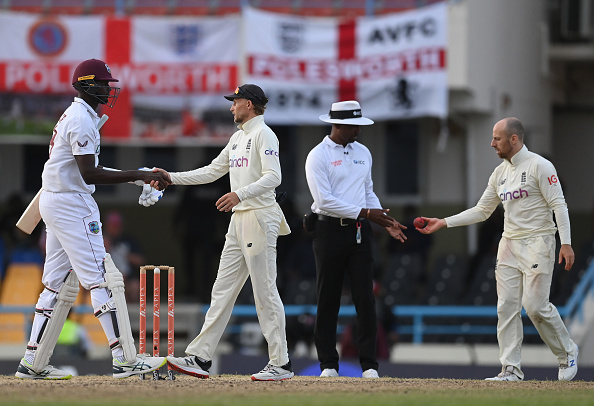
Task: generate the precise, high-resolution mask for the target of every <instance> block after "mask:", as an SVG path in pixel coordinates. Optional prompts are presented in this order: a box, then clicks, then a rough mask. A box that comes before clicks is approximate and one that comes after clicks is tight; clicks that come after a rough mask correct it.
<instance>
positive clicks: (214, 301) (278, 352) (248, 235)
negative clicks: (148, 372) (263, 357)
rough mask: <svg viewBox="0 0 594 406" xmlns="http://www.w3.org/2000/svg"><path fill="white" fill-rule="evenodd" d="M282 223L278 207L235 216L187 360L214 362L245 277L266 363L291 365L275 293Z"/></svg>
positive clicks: (242, 212) (279, 299)
mask: <svg viewBox="0 0 594 406" xmlns="http://www.w3.org/2000/svg"><path fill="white" fill-rule="evenodd" d="M281 222H284V215H283V212H282V210H281V208H280V206H279V205H278V204H275V205H274V206H272V207H268V208H264V209H255V210H245V211H236V212H235V213H233V215H232V216H231V221H230V223H229V229H228V231H227V235H226V236H225V246H224V248H223V252H222V254H221V260H220V263H219V270H218V273H217V278H216V280H215V283H214V285H213V288H212V294H211V302H210V308H209V310H208V312H207V313H206V317H205V319H204V324H203V326H202V330H201V331H200V334H198V336H197V337H196V338H195V339H194V340H193V341H192V342H191V343H190V344H189V345H188V348H187V349H186V354H188V355H197V356H198V357H200V358H202V359H205V360H212V358H213V354H214V351H215V349H216V347H217V344H218V343H219V340H220V339H221V336H222V335H223V332H224V331H225V328H226V326H227V323H228V322H229V318H230V317H231V311H232V310H233V306H234V305H235V301H236V300H237V296H238V295H239V292H240V291H241V288H242V287H243V285H244V284H245V282H246V280H247V278H248V276H249V277H250V278H251V282H252V288H253V291H254V299H255V304H256V312H257V314H258V321H259V322H260V327H261V328H262V334H263V335H264V338H265V339H266V341H267V343H268V356H269V358H270V363H271V364H272V365H275V366H283V365H285V364H286V363H287V362H289V352H288V348H287V336H286V331H285V310H284V307H283V302H282V301H281V298H280V295H279V293H278V289H277V287H276V241H277V238H278V235H279V229H280V225H281Z"/></svg>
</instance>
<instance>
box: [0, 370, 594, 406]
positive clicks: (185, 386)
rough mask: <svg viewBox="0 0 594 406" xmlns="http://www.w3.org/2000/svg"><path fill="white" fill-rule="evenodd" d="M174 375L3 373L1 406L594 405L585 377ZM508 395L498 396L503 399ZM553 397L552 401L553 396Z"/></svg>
mask: <svg viewBox="0 0 594 406" xmlns="http://www.w3.org/2000/svg"><path fill="white" fill-rule="evenodd" d="M176 378H177V379H176V380H175V381H173V382H172V381H165V380H162V381H158V382H155V381H152V380H145V381H141V380H140V379H138V378H136V377H131V378H127V379H113V378H111V377H109V376H80V377H74V378H72V379H71V380H69V381H31V380H22V379H18V378H15V377H13V376H0V405H3V404H15V405H16V404H19V405H28V404H44V405H53V404H62V405H64V404H81V405H94V404H107V405H126V404H127V405H130V404H137V403H136V402H139V403H138V404H150V405H161V404H169V405H172V404H185V403H183V402H184V400H185V401H192V400H193V401H192V402H191V403H194V402H196V401H198V403H199V404H209V402H212V401H213V400H215V399H216V400H217V401H216V402H214V403H215V404H236V405H238V406H239V405H240V404H245V401H246V400H249V399H250V398H252V397H253V398H256V399H258V398H259V399H262V396H265V397H267V398H268V399H270V400H272V399H274V398H275V396H279V397H281V398H282V399H284V401H283V402H281V403H285V404H292V403H291V402H287V400H289V399H291V398H293V399H294V400H295V399H301V398H306V397H307V396H308V395H310V394H311V395H314V394H315V395H316V396H317V399H318V400H320V399H323V398H325V397H326V396H327V397H328V398H330V397H331V398H334V399H335V398H336V396H337V395H340V397H342V398H344V399H345V400H344V401H343V402H342V403H341V404H343V405H349V404H351V403H350V402H349V398H351V400H355V399H357V398H361V395H366V396H365V397H368V396H369V395H373V396H372V398H376V399H379V398H382V397H392V396H394V398H393V399H402V396H404V397H405V396H406V395H407V394H408V395H413V396H420V397H423V396H430V397H431V396H444V398H442V399H444V400H445V398H447V397H449V396H453V397H459V396H460V395H461V394H464V393H468V394H469V396H470V397H474V396H475V394H476V396H479V395H480V394H490V397H493V398H497V396H503V397H505V398H507V396H512V397H515V398H517V397H522V398H524V399H526V400H528V399H530V398H532V397H534V396H537V395H538V396H543V395H544V396H545V399H546V397H547V395H546V394H547V393H548V394H550V396H552V398H555V397H557V396H559V397H560V399H567V397H568V396H569V397H572V396H576V395H577V399H575V400H577V402H574V403H573V404H588V403H589V402H587V399H583V398H584V395H585V396H587V397H588V398H590V399H592V403H590V404H594V396H592V395H594V391H593V390H594V382H584V381H575V382H556V381H525V382H486V381H479V380H462V379H399V378H380V379H372V380H370V379H362V378H319V377H309V376H307V377H302V376H298V377H295V378H293V379H291V380H287V381H282V382H252V381H251V380H250V377H249V376H245V375H217V376H213V377H211V378H210V379H197V378H193V377H189V376H185V375H177V376H176ZM578 394H581V395H578ZM481 396H482V395H481ZM590 396H592V397H590ZM320 397H321V398H320ZM580 397H581V398H582V399H581V400H586V403H583V402H582V401H580V399H579V398H580ZM505 398H503V399H500V400H503V401H505V400H504V399H505ZM552 398H550V399H549V400H553V399H552ZM234 399H237V400H239V399H241V401H238V402H236V401H234ZM560 399H557V401H558V400H560ZM200 400H201V401H200ZM411 400H412V399H411ZM533 400H536V399H533ZM204 401H205V402H204ZM52 402H55V403H52ZM266 403H267V402H266ZM305 403H309V402H305ZM314 403H316V402H314ZM325 403H326V404H327V402H325ZM363 403H365V402H363ZM380 403H381V402H380ZM437 403H441V402H437ZM444 403H448V402H444ZM480 403H482V402H480ZM506 403H507V404H509V403H508V402H506ZM522 403H524V402H522ZM529 403H530V402H529ZM546 403H548V402H546V401H544V402H540V403H539V404H546ZM196 404H197V403H196ZM210 404H212V403H210ZM312 404H313V403H312ZM359 404H361V403H359ZM372 404H373V403H372ZM417 404H418V403H417ZM524 404H526V403H524ZM568 404H569V403H568Z"/></svg>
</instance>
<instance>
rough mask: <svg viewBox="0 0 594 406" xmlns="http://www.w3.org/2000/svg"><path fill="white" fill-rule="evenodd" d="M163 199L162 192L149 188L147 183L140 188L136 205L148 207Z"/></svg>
mask: <svg viewBox="0 0 594 406" xmlns="http://www.w3.org/2000/svg"><path fill="white" fill-rule="evenodd" d="M162 197H163V191H160V190H157V189H155V188H154V187H151V185H149V184H148V183H147V184H145V185H144V186H143V187H142V193H141V194H140V197H139V198H138V204H140V205H141V206H144V207H149V206H152V205H154V204H155V203H157V202H158V201H159V200H161V198H162Z"/></svg>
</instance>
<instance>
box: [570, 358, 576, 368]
mask: <svg viewBox="0 0 594 406" xmlns="http://www.w3.org/2000/svg"><path fill="white" fill-rule="evenodd" d="M569 366H570V367H574V366H575V360H574V359H572V360H571V362H570V363H569Z"/></svg>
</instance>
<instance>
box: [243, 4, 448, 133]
mask: <svg viewBox="0 0 594 406" xmlns="http://www.w3.org/2000/svg"><path fill="white" fill-rule="evenodd" d="M446 7H447V6H446V4H445V3H439V4H436V5H433V6H429V7H425V8H420V9H416V10H413V11H408V12H403V13H398V14H390V15H385V16H378V17H361V18H357V19H354V20H350V21H343V20H338V19H331V18H314V17H309V18H308V17H298V16H289V15H282V14H275V13H270V12H265V11H259V10H257V9H254V8H246V9H245V11H244V21H245V24H244V34H243V38H244V45H243V47H244V50H245V54H246V55H245V58H246V61H247V62H246V67H245V73H244V74H245V76H244V77H245V80H243V82H246V83H256V84H259V85H260V86H261V87H262V88H263V89H264V90H265V92H266V93H267V95H268V96H269V99H270V102H269V107H268V109H267V113H266V115H267V122H269V123H273V124H274V123H276V124H299V123H310V124H321V122H320V121H319V120H318V116H319V115H320V114H325V113H327V112H328V110H329V109H330V106H331V104H332V103H333V102H335V101H339V100H350V99H356V100H358V101H359V102H360V103H361V105H362V108H363V114H365V116H368V117H370V118H372V119H376V120H387V119H398V118H410V117H420V116H436V117H445V116H446V115H447V109H448V104H447V94H448V91H447V73H446V47H447V26H446V24H447V8H446Z"/></svg>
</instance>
